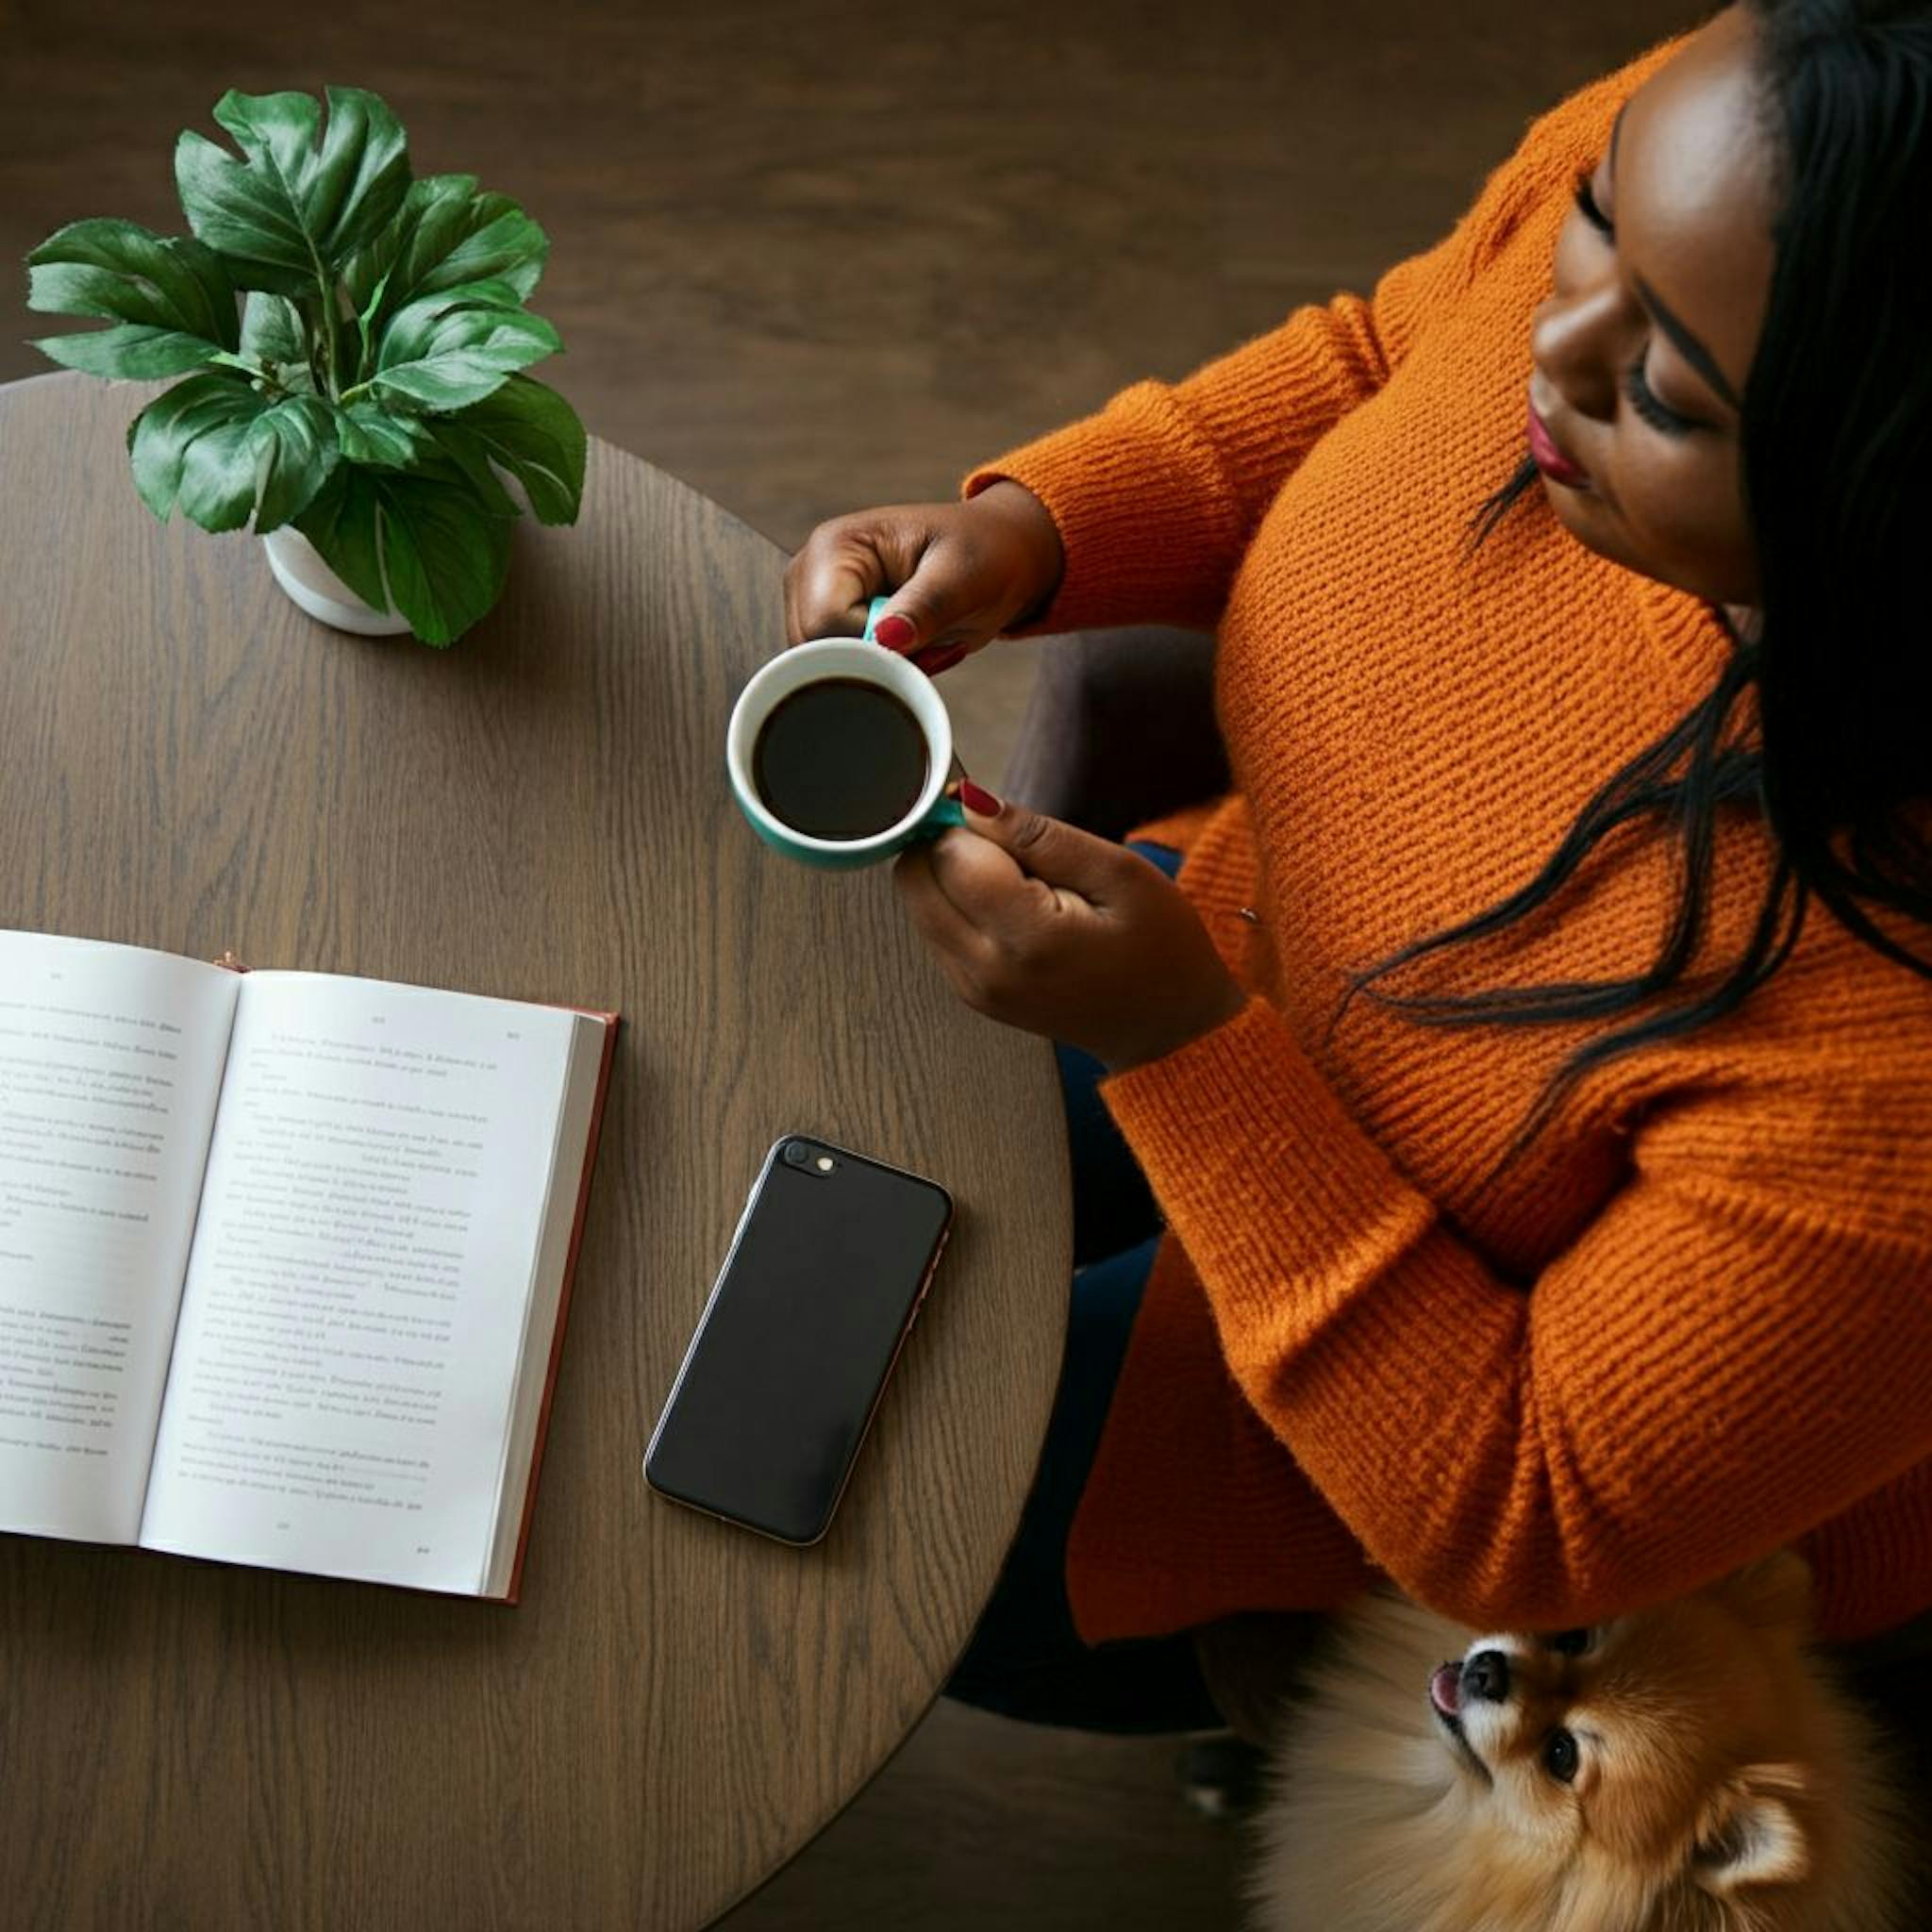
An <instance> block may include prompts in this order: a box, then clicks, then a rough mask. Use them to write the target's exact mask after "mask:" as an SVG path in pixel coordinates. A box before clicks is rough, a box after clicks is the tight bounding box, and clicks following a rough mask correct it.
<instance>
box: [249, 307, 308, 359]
mask: <svg viewBox="0 0 1932 1932" xmlns="http://www.w3.org/2000/svg"><path fill="white" fill-rule="evenodd" d="M242 354H243V355H244V356H253V357H254V358H256V360H257V361H258V362H264V363H275V364H287V363H301V364H302V365H303V366H305V367H306V366H307V365H308V330H307V329H306V328H304V327H303V325H302V316H301V312H300V310H298V309H297V308H296V307H295V305H294V304H293V303H292V302H291V301H290V300H289V298H288V297H287V296H286V295H271V294H269V293H268V292H267V291H265V290H262V289H251V290H250V291H248V299H247V301H246V302H245V303H244V304H243V305H242Z"/></svg>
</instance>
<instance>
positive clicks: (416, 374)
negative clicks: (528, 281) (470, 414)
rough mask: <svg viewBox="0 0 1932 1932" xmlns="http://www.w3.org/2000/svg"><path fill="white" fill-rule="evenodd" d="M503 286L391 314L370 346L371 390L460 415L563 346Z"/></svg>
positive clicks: (488, 284)
mask: <svg viewBox="0 0 1932 1932" xmlns="http://www.w3.org/2000/svg"><path fill="white" fill-rule="evenodd" d="M517 300H518V297H517V292H516V291H515V289H514V288H512V287H511V286H510V284H509V283H508V282H498V281H485V282H466V283H464V284H463V285H462V286H461V287H460V288H456V289H445V290H442V291H439V292H438V293H436V294H433V295H424V296H421V297H419V298H418V299H417V300H416V301H414V302H411V303H409V304H408V306H407V307H406V308H401V309H399V310H398V311H397V312H396V315H395V317H394V319H393V320H392V321H391V323H390V325H389V326H388V327H387V328H386V329H385V330H384V331H383V333H382V339H381V341H380V342H379V343H378V344H377V346H376V358H375V374H374V375H372V376H371V377H370V386H371V387H372V388H375V389H376V390H379V391H384V392H385V393H386V394H388V395H391V396H404V397H408V399H409V400H410V401H412V402H415V403H419V404H421V405H422V406H423V407H424V408H430V409H460V408H467V407H468V406H469V405H470V404H472V403H478V402H481V401H482V400H483V398H484V397H485V396H487V395H489V394H491V392H492V391H495V390H497V389H499V388H501V387H502V385H503V381H504V378H505V377H506V376H508V375H510V374H511V373H512V372H513V371H515V370H519V369H527V368H528V367H529V365H530V364H531V363H532V362H539V361H541V360H542V358H544V357H545V356H548V355H552V354H554V353H555V352H556V351H557V350H558V349H560V348H561V347H562V346H563V344H562V342H561V341H559V340H558V333H557V331H556V330H555V329H554V328H552V327H551V325H549V324H548V323H547V322H545V321H544V320H543V318H542V317H541V315H532V314H530V313H529V311H528V310H527V309H524V308H518V307H517V306H516V304H517Z"/></svg>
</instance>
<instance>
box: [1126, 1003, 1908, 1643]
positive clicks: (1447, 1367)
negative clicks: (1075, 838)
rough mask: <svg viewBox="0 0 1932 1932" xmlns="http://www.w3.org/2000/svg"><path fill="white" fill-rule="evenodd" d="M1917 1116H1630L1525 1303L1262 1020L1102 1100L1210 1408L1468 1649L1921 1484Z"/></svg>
mask: <svg viewBox="0 0 1932 1932" xmlns="http://www.w3.org/2000/svg"><path fill="white" fill-rule="evenodd" d="M1812 1075H1815V1077H1811V1076H1812ZM1848 1079H1849V1080H1851V1081H1853V1082H1855V1083H1856V1082H1858V1081H1863V1082H1865V1083H1866V1086H1867V1089H1868V1090H1870V1091H1857V1089H1856V1087H1855V1088H1854V1090H1853V1091H1847V1087H1846V1084H1845V1083H1846V1081H1847V1080H1848ZM1874 1080H1876V1081H1878V1082H1879V1083H1880V1084H1879V1086H1878V1087H1877V1088H1876V1089H1875V1090H1874V1089H1871V1083H1872V1082H1873V1081H1874ZM1925 1085H1926V1083H1925V1082H1924V1078H1923V1070H1921V1074H1920V1075H1919V1076H1918V1077H1916V1078H1914V1079H1904V1078H1900V1077H1898V1076H1897V1075H1896V1074H1895V1073H1887V1074H1874V1073H1873V1072H1872V1070H1871V1067H1870V1061H1869V1058H1867V1060H1866V1061H1865V1062H1864V1064H1863V1068H1862V1069H1861V1070H1860V1069H1856V1068H1851V1067H1846V1066H1828V1065H1821V1066H1816V1067H1813V1068H1812V1069H1811V1070H1810V1074H1809V1075H1807V1074H1805V1073H1804V1072H1803V1071H1802V1070H1801V1073H1800V1074H1796V1075H1793V1076H1791V1077H1790V1079H1789V1080H1786V1081H1785V1082H1784V1083H1783V1085H1782V1087H1781V1090H1780V1091H1778V1092H1777V1093H1775V1094H1774V1095H1773V1096H1772V1097H1771V1098H1770V1099H1767V1098H1766V1096H1765V1095H1764V1093H1763V1092H1762V1091H1758V1092H1757V1093H1756V1094H1755V1095H1754V1096H1753V1097H1752V1098H1751V1099H1749V1100H1746V1099H1743V1098H1738V1097H1731V1096H1732V1093H1733V1090H1731V1089H1730V1088H1728V1087H1726V1088H1724V1089H1720V1090H1719V1091H1716V1092H1714V1093H1712V1094H1710V1095H1707V1096H1704V1097H1701V1098H1700V1099H1699V1100H1698V1102H1697V1103H1695V1104H1690V1105H1686V1106H1684V1107H1682V1108H1674V1109H1665V1110H1663V1111H1661V1112H1660V1113H1659V1115H1658V1116H1657V1117H1656V1119H1655V1120H1654V1121H1653V1122H1652V1124H1650V1125H1648V1126H1646V1127H1645V1128H1642V1129H1641V1130H1640V1131H1639V1133H1638V1136H1637V1138H1636V1141H1635V1143H1634V1147H1633V1154H1634V1159H1633V1165H1632V1175H1631V1178H1630V1179H1629V1180H1628V1182H1627V1183H1626V1184H1625V1185H1624V1187H1623V1188H1622V1190H1621V1191H1619V1192H1618V1193H1617V1194H1616V1195H1615V1196H1614V1197H1612V1199H1611V1200H1610V1201H1609V1203H1608V1204H1607V1207H1606V1208H1604V1209H1603V1210H1602V1211H1601V1212H1600V1214H1599V1215H1598V1216H1597V1218H1596V1219H1595V1220H1594V1221H1593V1222H1592V1223H1591V1224H1590V1225H1589V1226H1588V1227H1587V1228H1586V1229H1585V1230H1584V1231H1583V1232H1582V1234H1581V1235H1580V1236H1579V1237H1578V1238H1577V1239H1576V1240H1575V1241H1574V1243H1573V1244H1572V1246H1571V1247H1570V1248H1569V1249H1568V1250H1567V1252H1565V1253H1563V1254H1561V1255H1559V1256H1558V1257H1556V1258H1555V1259H1554V1260H1552V1261H1551V1262H1550V1263H1549V1265H1548V1266H1547V1267H1546V1268H1544V1270H1543V1271H1542V1273H1541V1275H1540V1277H1539V1278H1538V1279H1537V1280H1536V1281H1535V1282H1534V1284H1533V1285H1532V1286H1531V1287H1530V1289H1529V1290H1528V1291H1524V1290H1523V1289H1522V1288H1521V1287H1519V1286H1516V1285H1513V1284H1511V1283H1507V1282H1505V1281H1504V1280H1502V1279H1500V1278H1499V1277H1498V1276H1497V1275H1496V1274H1495V1273H1494V1272H1493V1271H1492V1270H1491V1268H1490V1267H1489V1266H1488V1265H1487V1263H1486V1262H1485V1260H1484V1259H1483V1257H1481V1256H1480V1255H1479V1254H1478V1253H1477V1252H1476V1251H1475V1250H1474V1248H1472V1247H1471V1246H1470V1245H1469V1243H1468V1242H1467V1241H1464V1240H1462V1239H1461V1238H1460V1237H1459V1236H1458V1234H1457V1230H1456V1229H1455V1228H1454V1227H1453V1226H1452V1225H1451V1224H1449V1223H1448V1221H1447V1220H1446V1219H1445V1217H1444V1216H1443V1214H1442V1213H1441V1211H1440V1210H1439V1209H1438V1208H1436V1207H1435V1205H1434V1204H1433V1203H1431V1202H1430V1201H1429V1200H1428V1199H1427V1198H1425V1197H1424V1195H1423V1194H1422V1193H1421V1192H1420V1191H1418V1190H1417V1189H1416V1188H1415V1187H1414V1186H1413V1185H1411V1184H1410V1182H1409V1181H1408V1180H1407V1178H1406V1177H1405V1176H1404V1174H1402V1173H1401V1172H1400V1171H1399V1170H1398V1169H1397V1167H1396V1166H1395V1164H1394V1163H1393V1162H1392V1161H1391V1159H1390V1158H1389V1157H1388V1155H1387V1154H1386V1153H1385V1152H1384V1151H1383V1149H1382V1148H1381V1147H1380V1146H1379V1145H1378V1144H1377V1143H1376V1142H1375V1141H1373V1140H1372V1139H1371V1138H1370V1137H1369V1136H1368V1135H1367V1134H1365V1133H1364V1132H1363V1131H1362V1129H1361V1128H1360V1127H1359V1126H1358V1125H1357V1123H1356V1121H1355V1120H1354V1119H1353V1117H1352V1116H1351V1115H1350V1114H1349V1112H1348V1111H1347V1109H1346V1108H1344V1107H1343V1105H1342V1104H1341V1101H1340V1099H1339V1098H1338V1097H1337V1096H1336V1094H1335V1093H1334V1092H1333V1091H1332V1090H1330V1089H1329V1088H1328V1087H1327V1085H1326V1084H1325V1082H1324V1080H1323V1079H1322V1077H1321V1075H1320V1074H1319V1073H1318V1071H1317V1070H1316V1069H1315V1067H1314V1066H1313V1065H1312V1063H1311V1062H1310V1061H1309V1060H1308V1058H1307V1057H1306V1055H1305V1054H1304V1053H1303V1051H1302V1050H1301V1048H1300V1046H1299V1045H1298V1044H1297V1042H1296V1041H1295V1040H1294V1038H1293V1036H1292V1035H1291V1032H1290V1031H1289V1029H1288V1028H1287V1026H1286V1025H1285V1024H1283V1023H1282V1021H1281V1019H1280V1017H1279V1016H1278V1015H1277V1014H1276V1013H1274V1010H1273V1009H1272V1008H1270V1007H1268V1006H1267V1005H1266V1004H1265V1003H1264V1002H1262V1001H1259V1000H1255V1001H1251V1002H1250V1004H1249V1005H1248V1007H1247V1008H1245V1009H1244V1010H1243V1011H1242V1013H1241V1014H1240V1015H1239V1016H1237V1018H1235V1019H1234V1020H1232V1021H1230V1022H1229V1023H1228V1024H1226V1025H1224V1026H1223V1027H1221V1028H1220V1029H1218V1030H1217V1031H1216V1032H1214V1033H1211V1034H1209V1035H1208V1036H1207V1037H1206V1038H1204V1039H1202V1040H1199V1041H1194V1042H1193V1043H1191V1045H1190V1046H1188V1047H1186V1048H1184V1049H1182V1050H1181V1051H1180V1052H1178V1053H1176V1054H1174V1055H1172V1056H1170V1057H1169V1058H1166V1059H1163V1060H1160V1061H1158V1062H1155V1063H1153V1064H1151V1065H1149V1066H1146V1067H1141V1068H1138V1069H1135V1070H1133V1071H1131V1072H1129V1073H1127V1074H1123V1075H1120V1076H1118V1077H1116V1078H1115V1079H1114V1080H1112V1081H1111V1082H1109V1083H1108V1087H1107V1089H1106V1090H1105V1091H1106V1092H1107V1096H1108V1104H1109V1106H1110V1107H1111V1108H1112V1110H1113V1113H1114V1116H1115V1118H1116V1120H1117V1121H1118V1122H1119V1123H1120V1124H1121V1126H1122V1129H1123V1131H1124V1133H1125V1134H1126V1136H1127V1138H1128V1140H1129V1141H1130V1142H1131V1144H1132V1146H1133V1149H1134V1152H1135V1154H1136V1156H1137V1158H1139V1159H1140V1161H1141V1165H1142V1166H1143V1168H1144V1169H1145V1171H1146V1173H1147V1175H1148V1177H1149V1179H1150V1181H1151V1182H1152V1184H1153V1186H1154V1189H1155V1191H1156V1193H1157V1195H1158V1199H1159V1202H1160V1205H1161V1207H1162V1208H1163V1210H1164V1211H1165V1212H1166V1214H1167V1216H1168V1218H1169V1221H1170V1224H1171V1225H1172V1227H1173V1229H1174V1233H1175V1234H1176V1235H1177V1236H1178V1237H1179V1239H1180V1241H1181V1242H1182V1244H1183V1246H1184V1247H1185V1248H1186V1250H1187V1252H1188V1255H1189V1257H1190V1259H1191V1262H1192V1264H1193V1268H1194V1271H1195V1273H1196V1274H1198V1276H1199V1279H1200V1281H1201V1283H1202V1285H1203V1287H1204V1288H1205V1291H1206V1294H1207V1298H1208V1304H1209V1306H1210V1307H1211V1311H1212V1315H1213V1320H1214V1323H1215V1325H1216V1327H1217V1329H1218V1331H1219V1336H1220V1341H1221V1345H1222V1349H1223V1351H1224V1356H1225V1358H1226V1362H1227V1365H1228V1368H1229V1370H1230V1372H1231V1374H1232V1375H1233V1377H1234V1379H1235V1381H1236V1382H1237V1383H1238V1384H1239V1386H1240V1388H1241V1391H1242V1392H1243V1393H1244V1395H1245V1396H1246V1399H1247V1401H1248V1403H1249V1404H1251V1405H1252V1407H1253V1408H1254V1410H1255V1411H1256V1412H1257V1414H1258V1416H1259V1417H1260V1419H1261V1420H1262V1422H1263V1423H1265V1424H1266V1425H1267V1426H1268V1428H1269V1429H1270V1430H1272V1431H1273V1433H1274V1435H1275V1436H1276V1437H1277V1438H1278V1439H1279V1440H1280V1441H1283V1442H1285V1443H1286V1444H1287V1446H1288V1447H1289V1449H1290V1450H1291V1452H1292V1455H1293V1458H1294V1460H1295V1462H1296V1463H1297V1464H1298V1465H1299V1466H1300V1468H1301V1470H1303V1471H1305V1472H1306V1474H1307V1476H1308V1477H1309V1478H1310V1479H1311V1480H1312V1481H1313V1482H1314V1483H1315V1485H1316V1486H1317V1487H1318V1488H1319V1489H1320V1490H1321V1491H1323V1493H1324V1495H1325V1496H1326V1498H1327V1500H1328V1502H1329V1504H1330V1506H1331V1507H1333V1508H1334V1509H1335V1510H1336V1511H1337V1513H1338V1514H1339V1515H1340V1516H1341V1518H1342V1520H1343V1521H1344V1522H1345V1523H1346V1524H1347V1525H1348V1527H1349V1528H1350V1530H1351V1531H1352V1532H1353V1534H1354V1535H1355V1536H1356V1537H1357V1539H1358V1540H1359V1541H1360V1542H1361V1544H1362V1546H1363V1548H1364V1549H1365V1550H1366V1551H1367V1553H1368V1555H1369V1556H1370V1557H1372V1558H1373V1559H1374V1561H1375V1562H1376V1563H1377V1564H1378V1565H1379V1566H1380V1567H1381V1568H1382V1569H1384V1570H1386V1571H1387V1572H1388V1573H1389V1574H1391V1576H1393V1577H1394V1578H1395V1580H1396V1581H1397V1582H1398V1583H1399V1584H1401V1585H1402V1586H1403V1588H1405V1589H1406V1590H1407V1591H1410V1593H1412V1594H1413V1595H1415V1596H1417V1597H1418V1598H1420V1599H1422V1600H1423V1601H1424V1602H1427V1603H1429V1604H1431V1605H1433V1606H1435V1607H1439V1608H1441V1610H1443V1611H1444V1612H1445V1613H1446V1614H1449V1615H1452V1616H1455V1617H1457V1618H1458V1619H1460V1620H1461V1621H1463V1622H1465V1623H1467V1624H1470V1625H1472V1626H1473V1627H1476V1628H1486V1627H1487V1628H1493V1627H1497V1626H1499V1625H1508V1626H1516V1627H1521V1626H1524V1625H1527V1626H1529V1627H1542V1628H1560V1627H1567V1626H1570V1625H1574V1624H1588V1623H1591V1622H1594V1621H1596V1620H1597V1619H1599V1618H1600V1617H1602V1616H1604V1615H1607V1614H1609V1613H1612V1612H1613V1611H1616V1610H1622V1609H1627V1608H1628V1607H1631V1606H1632V1605H1633V1604H1637V1603H1641V1602H1646V1601H1652V1600H1657V1599H1660V1598H1663V1597H1666V1596H1669V1595H1672V1594H1674V1593H1677V1592H1678V1591H1684V1590H1688V1589H1691V1588H1694V1587H1696V1586H1698V1585H1699V1584H1702V1583H1704V1582H1706V1581H1707V1580H1709V1579H1710V1578H1711V1577H1713V1576H1715V1575H1718V1574H1722V1573H1723V1572H1724V1571H1725V1570H1727V1569H1729V1568H1731V1567H1733V1566H1734V1565H1735V1564H1738V1563H1740V1562H1743V1561H1746V1560H1749V1559H1750V1558H1752V1557H1757V1556H1758V1555H1761V1554H1762V1553H1763V1552H1764V1551H1765V1550H1766V1549H1768V1548H1771V1547H1773V1546H1775V1545H1776V1544H1778V1543H1781V1542H1784V1541H1790V1540H1791V1539H1792V1538H1794V1537H1796V1536H1798V1535H1800V1534H1802V1533H1804V1532H1805V1531H1806V1530H1807V1529H1809V1528H1810V1527H1812V1526H1813V1525H1815V1524H1819V1523H1821V1522H1823V1521H1824V1520H1825V1519H1827V1518H1829V1517H1832V1516H1834V1515H1835V1514H1837V1513H1838V1512H1839V1511H1840V1510H1842V1509H1844V1508H1845V1507H1848V1506H1849V1505H1851V1504H1852V1503H1853V1502H1855V1501H1856V1500H1857V1498H1859V1497H1861V1496H1864V1495H1866V1494H1868V1493H1869V1492H1871V1491H1874V1489H1876V1488H1877V1487H1878V1486H1880V1485H1882V1484H1884V1483H1886V1482H1888V1481H1890V1480H1891V1479H1893V1478H1894V1477H1896V1476H1898V1475H1899V1474H1901V1473H1902V1472H1904V1471H1906V1470H1907V1469H1909V1468H1910V1467H1911V1466H1912V1465H1914V1464H1916V1463H1918V1462H1920V1461H1921V1460H1922V1459H1924V1457H1926V1456H1927V1455H1928V1454H1932V1294H1928V1293H1927V1290H1926V1284H1927V1281H1928V1279H1932V1202H1928V1200H1927V1199H1926V1198H1925V1194H1926V1186H1925V1172H1924V1162H1923V1158H1921V1157H1920V1156H1919V1154H1918V1152H1917V1150H1918V1149H1921V1148H1923V1146H1924V1144H1925V1138H1926V1135H1927V1133H1928V1132H1932V1098H1928V1097H1927V1095H1926V1092H1925ZM1915 1096H1916V1097H1915Z"/></svg>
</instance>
